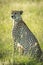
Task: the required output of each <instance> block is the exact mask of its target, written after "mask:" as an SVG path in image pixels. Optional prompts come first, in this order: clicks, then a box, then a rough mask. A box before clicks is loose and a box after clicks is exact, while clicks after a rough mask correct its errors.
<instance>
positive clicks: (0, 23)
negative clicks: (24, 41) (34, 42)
mask: <svg viewBox="0 0 43 65" xmlns="http://www.w3.org/2000/svg"><path fill="white" fill-rule="evenodd" d="M42 1H43V0H33V2H32V0H29V1H28V0H27V1H26V0H25V1H23V0H21V1H20V0H17V1H16V0H0V65H3V64H4V65H7V64H6V63H8V65H12V64H13V51H14V50H13V49H14V46H13V39H12V26H13V20H12V19H11V11H12V10H23V11H24V13H23V15H22V18H23V20H24V21H25V23H26V24H27V26H28V27H29V28H30V30H31V31H32V32H33V33H34V35H35V36H36V38H37V39H38V41H39V44H40V47H41V49H42V51H43V2H42ZM20 58H21V59H20ZM2 61H3V62H2ZM5 61H6V62H5ZM4 62H5V63H4ZM14 63H17V64H14V65H41V63H40V62H38V63H37V62H36V61H35V60H32V59H30V61H29V58H27V57H25V56H23V57H22V56H16V58H14ZM20 63H21V64H20ZM32 63H33V64H32Z"/></svg>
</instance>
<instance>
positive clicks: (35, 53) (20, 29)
mask: <svg viewBox="0 0 43 65" xmlns="http://www.w3.org/2000/svg"><path fill="white" fill-rule="evenodd" d="M22 13H23V11H22V10H21V11H16V10H15V11H12V13H11V17H12V19H13V20H14V26H13V30H12V37H13V40H14V45H15V48H17V45H18V43H19V47H20V46H22V47H23V51H24V52H23V54H24V55H27V54H28V55H31V56H32V57H35V58H38V59H39V58H40V57H41V54H42V50H41V48H40V46H39V42H38V40H37V39H36V37H35V35H34V34H33V33H32V32H31V30H30V29H29V28H28V26H27V25H26V24H25V23H24V21H23V20H22V16H21V15H22ZM19 47H18V48H19ZM20 48H21V47H20ZM20 51H21V50H20Z"/></svg>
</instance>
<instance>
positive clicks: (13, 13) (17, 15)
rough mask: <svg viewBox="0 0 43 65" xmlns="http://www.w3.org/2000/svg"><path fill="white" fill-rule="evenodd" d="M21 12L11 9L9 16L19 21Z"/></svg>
mask: <svg viewBox="0 0 43 65" xmlns="http://www.w3.org/2000/svg"><path fill="white" fill-rule="evenodd" d="M22 13H23V11H16V10H15V11H12V13H11V17H12V19H14V20H15V21H16V22H18V21H20V20H21V19H22V17H21V14H22Z"/></svg>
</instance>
